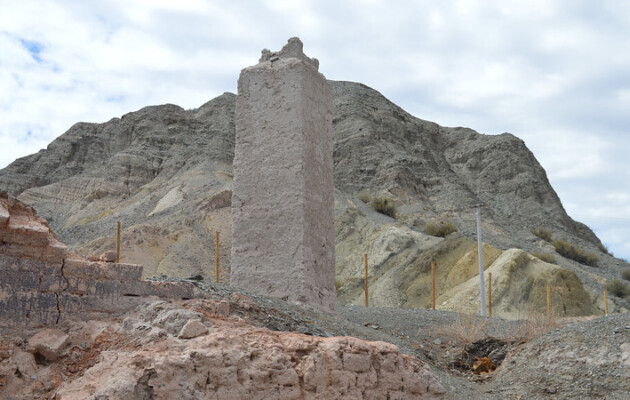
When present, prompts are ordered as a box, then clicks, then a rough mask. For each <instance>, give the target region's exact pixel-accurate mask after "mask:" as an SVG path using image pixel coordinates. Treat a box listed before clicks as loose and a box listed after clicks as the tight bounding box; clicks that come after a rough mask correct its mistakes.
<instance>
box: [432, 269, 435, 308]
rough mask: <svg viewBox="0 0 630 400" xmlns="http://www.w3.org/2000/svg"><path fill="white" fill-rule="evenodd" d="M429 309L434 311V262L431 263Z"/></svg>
mask: <svg viewBox="0 0 630 400" xmlns="http://www.w3.org/2000/svg"><path fill="white" fill-rule="evenodd" d="M431 309H433V310H435V262H434V261H431Z"/></svg>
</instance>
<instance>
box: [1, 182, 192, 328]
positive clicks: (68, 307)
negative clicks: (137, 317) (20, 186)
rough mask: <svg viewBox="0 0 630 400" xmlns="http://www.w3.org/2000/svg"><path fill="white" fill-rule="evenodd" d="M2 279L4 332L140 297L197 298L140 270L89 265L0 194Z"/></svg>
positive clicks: (108, 310) (110, 308) (130, 303)
mask: <svg viewBox="0 0 630 400" xmlns="http://www.w3.org/2000/svg"><path fill="white" fill-rule="evenodd" d="M0 274H1V275H2V279H1V280H0V330H3V329H11V328H12V329H20V328H39V327H43V326H51V325H56V324H58V323H59V322H61V321H62V320H63V319H65V318H68V317H73V318H83V319H86V318H89V317H93V316H94V315H98V314H115V313H120V312H124V311H128V310H130V309H132V308H133V307H135V306H137V304H138V302H137V298H138V297H139V296H161V297H175V298H190V297H192V296H193V288H192V286H191V285H188V284H184V283H161V282H160V283H159V282H151V281H143V280H141V276H142V266H140V265H131V264H120V263H105V262H89V261H87V260H85V259H83V258H81V257H79V256H77V255H75V254H73V253H71V252H69V251H68V250H67V248H66V246H65V245H64V244H63V243H61V242H60V241H59V240H57V238H56V236H55V234H54V232H53V231H52V230H51V229H50V227H49V226H48V223H47V222H46V220H45V219H43V218H42V217H40V216H38V215H37V213H36V212H35V210H34V209H33V208H32V207H30V206H27V205H26V204H24V203H22V202H20V201H19V200H17V199H15V198H12V197H10V196H8V195H7V194H6V193H2V192H0Z"/></svg>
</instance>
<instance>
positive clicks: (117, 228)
mask: <svg viewBox="0 0 630 400" xmlns="http://www.w3.org/2000/svg"><path fill="white" fill-rule="evenodd" d="M116 262H117V263H119V262H120V221H118V222H116Z"/></svg>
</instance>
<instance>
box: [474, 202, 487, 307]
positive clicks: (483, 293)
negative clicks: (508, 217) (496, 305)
mask: <svg viewBox="0 0 630 400" xmlns="http://www.w3.org/2000/svg"><path fill="white" fill-rule="evenodd" d="M475 214H476V215H477V252H478V253H479V297H480V300H481V315H482V316H484V317H485V316H486V285H485V283H484V279H483V248H482V244H481V206H477V207H476V208H475Z"/></svg>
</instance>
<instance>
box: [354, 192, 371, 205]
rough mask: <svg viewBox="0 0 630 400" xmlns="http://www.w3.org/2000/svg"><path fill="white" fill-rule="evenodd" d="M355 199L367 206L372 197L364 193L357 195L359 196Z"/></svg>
mask: <svg viewBox="0 0 630 400" xmlns="http://www.w3.org/2000/svg"><path fill="white" fill-rule="evenodd" d="M357 197H358V198H359V200H361V201H362V202H364V203H365V204H368V203H369V202H370V201H372V197H371V196H370V195H369V194H367V193H365V192H361V193H359V195H358V196H357Z"/></svg>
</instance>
